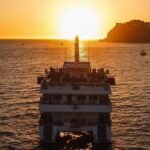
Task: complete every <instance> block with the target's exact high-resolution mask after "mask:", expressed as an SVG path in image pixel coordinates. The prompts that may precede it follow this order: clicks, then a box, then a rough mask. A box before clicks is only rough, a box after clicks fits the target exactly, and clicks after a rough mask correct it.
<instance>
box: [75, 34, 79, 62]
mask: <svg viewBox="0 0 150 150" xmlns="http://www.w3.org/2000/svg"><path fill="white" fill-rule="evenodd" d="M75 63H77V64H78V63H79V37H78V36H77V35H76V37H75Z"/></svg>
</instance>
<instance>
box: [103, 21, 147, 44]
mask: <svg viewBox="0 0 150 150" xmlns="http://www.w3.org/2000/svg"><path fill="white" fill-rule="evenodd" d="M104 41H107V42H126V43H150V22H144V21H140V20H132V21H129V22H126V23H117V24H116V26H115V27H114V28H113V29H112V30H110V31H109V32H108V34H107V37H106V39H104Z"/></svg>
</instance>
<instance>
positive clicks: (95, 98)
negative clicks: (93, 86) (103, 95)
mask: <svg viewBox="0 0 150 150" xmlns="http://www.w3.org/2000/svg"><path fill="white" fill-rule="evenodd" d="M89 100H93V101H94V100H95V101H97V100H98V96H95V95H92V96H89Z"/></svg>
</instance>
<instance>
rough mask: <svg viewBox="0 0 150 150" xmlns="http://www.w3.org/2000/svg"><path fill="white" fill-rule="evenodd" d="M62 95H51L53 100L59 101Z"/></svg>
mask: <svg viewBox="0 0 150 150" xmlns="http://www.w3.org/2000/svg"><path fill="white" fill-rule="evenodd" d="M61 99H62V95H53V100H61Z"/></svg>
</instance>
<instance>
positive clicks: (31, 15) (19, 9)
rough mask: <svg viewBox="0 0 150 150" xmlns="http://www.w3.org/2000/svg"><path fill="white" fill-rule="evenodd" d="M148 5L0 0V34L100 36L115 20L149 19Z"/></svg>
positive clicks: (147, 0) (117, 0) (137, 1)
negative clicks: (74, 21)
mask: <svg viewBox="0 0 150 150" xmlns="http://www.w3.org/2000/svg"><path fill="white" fill-rule="evenodd" d="M149 8H150V0H0V38H63V37H69V36H70V35H69V34H72V35H73V34H75V33H76V32H81V33H79V35H80V34H81V35H83V37H84V38H102V37H105V36H106V34H107V32H108V31H109V30H110V29H111V28H112V27H113V26H114V25H115V23H116V22H126V21H129V20H132V19H141V20H144V21H150V10H149ZM72 10H73V11H72ZM76 11H77V13H75V12H76ZM69 14H70V15H69ZM80 14H81V15H80ZM71 15H72V16H71ZM77 16H79V17H78V18H77ZM84 17H85V18H84ZM71 18H75V20H76V21H78V24H77V25H76V29H74V27H75V26H74V25H73V20H72V19H71ZM87 18H89V21H88V19H87ZM68 20H71V21H70V26H69V25H68V24H69V21H68ZM83 20H85V21H83ZM79 22H81V26H80V24H79ZM84 23H85V24H86V25H85V28H84ZM66 24H67V25H66ZM77 26H78V28H77ZM82 29H83V30H82ZM86 30H88V31H87V32H86ZM70 32H71V33H70ZM76 34H78V33H76ZM72 35H71V36H72ZM71 36H70V37H71Z"/></svg>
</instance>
